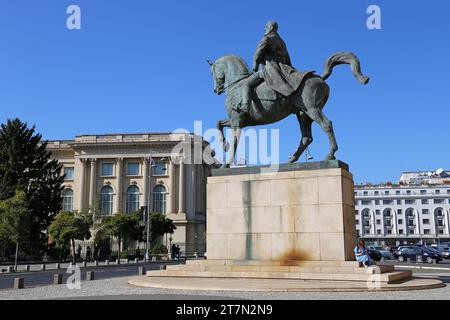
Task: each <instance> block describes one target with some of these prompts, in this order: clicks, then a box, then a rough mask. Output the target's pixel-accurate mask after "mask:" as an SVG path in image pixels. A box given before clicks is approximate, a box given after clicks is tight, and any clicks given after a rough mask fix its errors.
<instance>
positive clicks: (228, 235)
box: [207, 161, 356, 261]
mask: <svg viewBox="0 0 450 320" xmlns="http://www.w3.org/2000/svg"><path fill="white" fill-rule="evenodd" d="M355 240H356V227H355V212H354V193H353V178H352V175H351V173H349V171H348V165H346V164H345V163H343V162H340V161H324V162H310V163H300V164H286V165H280V166H279V167H278V168H276V169H272V168H268V167H241V168H232V169H217V170H213V171H212V176H211V177H209V178H208V182H207V254H208V260H209V259H223V260H275V261H292V260H296V261H352V260H354V259H355V257H354V253H353V248H354V245H355Z"/></svg>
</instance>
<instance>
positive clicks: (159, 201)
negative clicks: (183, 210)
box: [153, 184, 166, 214]
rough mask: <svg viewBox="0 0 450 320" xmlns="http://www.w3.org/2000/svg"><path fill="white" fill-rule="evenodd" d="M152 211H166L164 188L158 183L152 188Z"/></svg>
mask: <svg viewBox="0 0 450 320" xmlns="http://www.w3.org/2000/svg"><path fill="white" fill-rule="evenodd" d="M153 211H155V212H159V213H164V214H165V213H166V188H165V187H164V186H163V185H160V184H159V185H157V186H156V187H155V188H154V189H153Z"/></svg>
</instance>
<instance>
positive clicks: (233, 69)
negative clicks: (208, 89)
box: [207, 55, 249, 94]
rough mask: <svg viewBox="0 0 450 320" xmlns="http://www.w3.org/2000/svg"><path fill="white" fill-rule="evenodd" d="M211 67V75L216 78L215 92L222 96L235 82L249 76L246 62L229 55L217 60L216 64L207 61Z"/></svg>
mask: <svg viewBox="0 0 450 320" xmlns="http://www.w3.org/2000/svg"><path fill="white" fill-rule="evenodd" d="M207 62H208V64H209V65H210V66H211V74H212V76H213V78H214V92H215V93H216V94H222V93H224V92H225V89H226V88H227V87H228V86H229V85H231V84H233V83H234V82H236V81H238V80H239V79H242V76H243V75H244V76H245V75H248V74H249V72H248V67H247V65H246V64H245V62H244V60H242V59H241V58H240V57H238V56H235V55H227V56H223V57H221V58H219V59H217V60H216V61H215V62H212V61H210V60H207Z"/></svg>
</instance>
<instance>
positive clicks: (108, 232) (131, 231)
mask: <svg viewBox="0 0 450 320" xmlns="http://www.w3.org/2000/svg"><path fill="white" fill-rule="evenodd" d="M143 228H144V227H143V226H142V225H141V222H140V216H139V214H138V213H118V214H115V215H113V216H109V217H105V218H103V219H102V222H101V224H100V226H99V228H98V231H97V234H96V242H97V241H99V240H100V239H104V238H106V237H115V238H117V242H118V248H119V257H120V244H121V243H122V240H138V241H142V233H143Z"/></svg>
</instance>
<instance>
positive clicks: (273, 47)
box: [238, 21, 303, 115]
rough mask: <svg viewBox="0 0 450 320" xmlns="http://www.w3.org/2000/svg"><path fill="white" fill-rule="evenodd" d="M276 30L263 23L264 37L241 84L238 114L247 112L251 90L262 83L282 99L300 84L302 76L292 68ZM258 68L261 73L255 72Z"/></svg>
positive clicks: (272, 24) (276, 27)
mask: <svg viewBox="0 0 450 320" xmlns="http://www.w3.org/2000/svg"><path fill="white" fill-rule="evenodd" d="M277 31H278V23H276V22H274V21H269V22H267V24H266V27H265V29H264V37H263V38H262V39H261V41H260V42H259V44H258V47H257V48H256V52H255V55H254V57H253V73H252V74H251V75H250V77H249V78H247V79H245V80H244V81H242V84H241V86H242V102H241V106H240V108H238V111H239V112H240V114H241V115H244V114H245V113H246V112H248V111H249V110H250V106H251V103H252V99H253V91H254V88H256V87H257V86H258V85H259V84H261V83H262V82H263V81H265V82H266V84H267V85H268V86H269V88H271V89H272V90H274V91H276V92H278V93H280V94H281V95H283V96H285V97H287V96H289V95H291V94H292V93H293V92H295V91H296V90H297V89H298V87H299V86H300V84H301V81H302V78H303V77H302V75H301V74H300V73H299V72H298V71H296V70H295V69H294V68H293V67H292V65H291V59H290V57H289V53H288V50H287V48H286V44H285V43H284V41H283V39H281V37H280V35H279V34H278V32H277ZM259 65H262V70H261V71H258V69H259Z"/></svg>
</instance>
